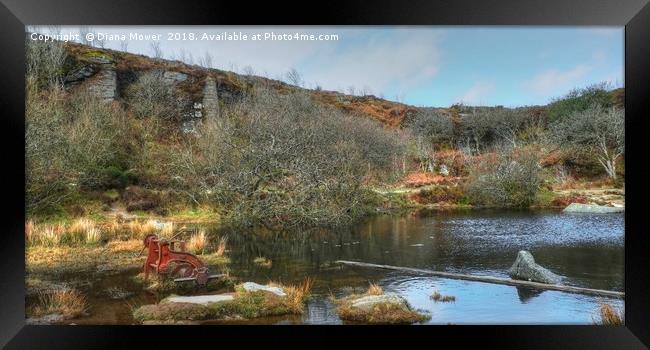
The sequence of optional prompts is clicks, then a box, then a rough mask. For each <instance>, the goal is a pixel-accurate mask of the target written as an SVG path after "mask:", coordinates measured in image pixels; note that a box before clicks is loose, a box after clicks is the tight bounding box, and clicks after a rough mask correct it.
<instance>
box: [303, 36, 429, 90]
mask: <svg viewBox="0 0 650 350" xmlns="http://www.w3.org/2000/svg"><path fill="white" fill-rule="evenodd" d="M366 34H367V35H368V36H367V37H365V38H364V40H362V41H359V42H355V43H354V45H346V46H345V48H341V49H339V50H337V51H336V52H332V53H330V54H328V55H315V56H313V57H311V58H310V62H309V65H310V66H311V67H313V68H314V69H310V70H309V71H308V72H305V77H304V78H305V80H307V81H310V82H314V83H318V84H319V85H321V86H322V87H323V88H325V89H332V90H333V89H341V88H346V87H348V86H355V87H356V88H362V87H368V88H370V89H371V90H372V92H373V93H374V94H379V93H382V92H386V90H387V89H391V90H393V91H401V90H409V88H410V87H414V86H417V85H418V84H421V83H423V82H426V81H429V80H430V79H431V78H433V77H434V76H435V75H436V74H437V73H438V72H439V71H440V66H441V57H442V52H441V49H440V47H439V45H438V42H439V37H440V35H439V34H438V33H434V32H432V31H424V30H410V31H404V30H392V31H390V32H379V33H373V32H368V33H366Z"/></svg>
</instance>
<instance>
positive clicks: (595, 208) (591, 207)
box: [564, 203, 625, 214]
mask: <svg viewBox="0 0 650 350" xmlns="http://www.w3.org/2000/svg"><path fill="white" fill-rule="evenodd" d="M624 211H625V207H607V206H604V205H596V204H582V203H571V204H569V206H567V207H566V208H564V212H565V213H592V214H610V213H622V212H624Z"/></svg>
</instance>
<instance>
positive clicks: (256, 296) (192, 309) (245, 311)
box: [133, 279, 312, 324]
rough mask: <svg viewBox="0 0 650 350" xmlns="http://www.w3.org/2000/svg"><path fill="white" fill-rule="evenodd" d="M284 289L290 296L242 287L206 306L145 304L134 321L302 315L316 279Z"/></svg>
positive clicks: (271, 284) (278, 285)
mask: <svg viewBox="0 0 650 350" xmlns="http://www.w3.org/2000/svg"><path fill="white" fill-rule="evenodd" d="M269 286H274V287H279V288H281V289H282V290H283V291H284V292H285V293H286V295H285V296H278V295H276V294H274V293H271V292H267V291H264V290H258V291H246V290H244V289H243V288H242V286H240V285H238V286H235V287H234V293H230V294H228V295H232V299H231V300H228V301H222V302H214V303H208V304H206V305H202V304H192V303H178V302H169V301H167V300H162V301H161V302H160V303H159V304H153V305H144V306H141V307H139V308H137V309H135V310H134V311H133V318H134V319H135V321H136V322H139V323H149V324H152V323H153V324H156V323H170V322H171V323H173V322H184V321H206V320H232V319H252V318H258V317H265V316H279V315H292V314H293V315H300V314H302V313H303V311H304V306H305V301H306V300H307V298H308V297H309V292H310V290H311V286H312V280H311V279H306V280H305V281H304V282H303V283H301V284H299V285H291V286H284V285H281V284H277V283H270V284H269Z"/></svg>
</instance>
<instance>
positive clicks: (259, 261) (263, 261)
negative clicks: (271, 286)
mask: <svg viewBox="0 0 650 350" xmlns="http://www.w3.org/2000/svg"><path fill="white" fill-rule="evenodd" d="M253 263H255V265H259V266H262V267H266V268H270V267H271V266H272V265H273V261H271V259H268V258H265V257H263V256H258V257H257V258H255V259H253Z"/></svg>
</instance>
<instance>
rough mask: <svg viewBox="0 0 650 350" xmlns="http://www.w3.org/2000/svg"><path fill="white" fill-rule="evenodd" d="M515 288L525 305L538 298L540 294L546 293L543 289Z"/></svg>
mask: <svg viewBox="0 0 650 350" xmlns="http://www.w3.org/2000/svg"><path fill="white" fill-rule="evenodd" d="M515 288H517V295H518V296H519V300H520V301H521V302H522V303H524V304H525V303H527V302H528V301H529V300H530V299H533V298H535V297H538V296H539V295H540V294H542V293H543V292H544V291H543V290H541V289H533V288H527V287H515Z"/></svg>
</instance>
